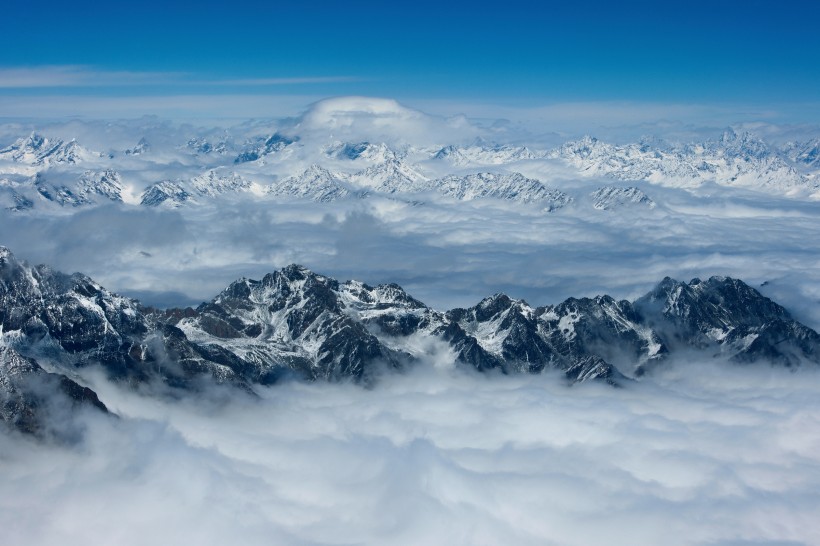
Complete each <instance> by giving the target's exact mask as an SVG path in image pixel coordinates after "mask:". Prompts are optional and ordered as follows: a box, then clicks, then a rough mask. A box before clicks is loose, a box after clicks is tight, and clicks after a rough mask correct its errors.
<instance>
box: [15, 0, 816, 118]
mask: <svg viewBox="0 0 820 546" xmlns="http://www.w3.org/2000/svg"><path fill="white" fill-rule="evenodd" d="M192 5H193V3H192ZM2 11H3V14H2V21H0V99H1V98H2V95H4V94H5V95H9V94H15V95H20V94H30V95H33V94H49V93H58V92H59V93H73V94H83V93H85V94H91V93H94V94H130V95H133V94H135V93H136V94H174V93H178V94H181V93H191V92H201V93H237V92H254V93H260V92H261V93H272V94H276V93H290V94H299V93H301V94H314V95H339V94H366V95H380V96H390V97H396V98H400V99H401V98H425V99H426V98H433V99H461V98H463V99H471V100H475V99H480V100H500V101H527V102H538V101H544V100H546V101H549V100H636V101H640V100H653V101H700V102H703V101H718V102H725V101H740V102H743V101H748V102H754V103H758V104H760V103H768V102H771V103H773V104H775V103H778V104H779V103H793V102H807V103H812V102H814V103H817V102H818V101H820V2H816V1H811V0H805V1H803V2H794V1H777V2H775V1H771V2H763V1H757V0H746V1H742V2H741V1H724V2H721V1H720V0H713V1H710V2H705V1H700V0H697V1H692V0H689V1H660V0H659V1H657V2H589V1H588V2H554V3H549V2H522V1H518V0H500V1H498V2H494V3H484V2H471V3H464V4H453V3H448V2H445V1H438V2H428V1H417V2H412V3H400V2H373V1H357V0H350V1H336V2H318V1H301V2H299V1H290V2H243V1H233V2H230V1H224V0H223V1H219V2H214V1H211V0H205V1H200V2H198V3H197V5H196V7H191V5H184V6H177V5H174V3H173V2H157V1H153V0H146V1H135V2H120V3H114V2H107V3H101V2H87V1H83V0H79V1H67V2H66V1H60V2H54V1H48V0H46V1H38V2H29V1H20V0H12V1H10V2H7V3H6V4H5V5H4V7H3V9H2ZM67 66H70V67H73V68H66V67H67ZM61 67H62V68H61ZM77 67H81V68H77ZM53 72H56V73H57V76H60V75H62V76H65V75H66V74H68V75H69V76H70V78H73V79H71V80H70V83H66V84H63V83H61V82H62V81H64V80H61V79H60V78H59V77H56V78H55V77H52V76H51V74H52V73H53ZM111 72H128V73H129V74H120V75H117V74H110V73H111ZM132 73H136V74H132ZM145 73H147V74H145ZM157 73H160V74H157ZM32 78H34V79H32ZM281 78H297V79H298V78H319V80H318V81H312V80H311V81H307V82H303V83H282V82H269V83H265V82H264V81H259V80H266V79H281ZM325 78H330V79H329V80H327V79H325ZM236 80H240V81H236ZM244 80H256V81H244Z"/></svg>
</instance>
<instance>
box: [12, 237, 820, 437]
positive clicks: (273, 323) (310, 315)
mask: <svg viewBox="0 0 820 546" xmlns="http://www.w3.org/2000/svg"><path fill="white" fill-rule="evenodd" d="M420 340H424V341H426V342H425V343H419V341H420ZM0 347H3V348H4V349H3V350H4V351H6V352H5V353H4V355H6V356H4V358H5V359H6V360H9V359H11V358H12V356H13V358H15V359H17V358H22V359H24V360H25V359H28V360H25V361H26V362H31V365H30V366H29V367H28V368H26V367H25V366H22V367H21V366H15V367H14V369H16V370H18V371H19V373H21V374H28V375H34V374H36V373H40V372H33V371H26V370H29V368H30V369H31V370H34V369H36V368H39V365H38V364H37V362H36V360H37V359H42V358H47V359H48V361H49V362H56V363H58V366H59V367H61V368H62V369H64V370H65V371H71V370H76V369H78V368H83V367H85V366H89V365H94V366H100V367H101V368H102V369H104V370H105V372H106V374H107V375H108V377H109V378H111V379H114V380H118V381H123V382H126V383H128V384H131V385H135V386H136V385H140V384H148V383H150V384H160V385H164V386H165V387H168V388H171V389H183V390H198V389H200V388H202V387H204V386H206V385H209V384H227V385H234V386H237V387H240V388H243V389H245V390H248V391H252V386H253V385H254V384H262V385H265V384H271V383H274V382H276V381H277V380H279V379H280V378H282V377H284V376H295V377H300V378H304V379H308V380H328V381H339V380H348V379H350V380H353V381H357V382H362V383H365V384H371V383H372V382H374V381H375V380H376V377H377V375H378V374H379V373H381V372H382V371H383V370H391V369H392V370H400V369H403V368H406V367H408V366H412V365H414V364H416V363H418V362H420V361H422V360H424V359H425V358H428V357H431V356H434V355H440V354H447V355H450V358H451V359H452V360H453V361H454V363H455V364H456V365H459V366H465V367H468V368H474V369H476V370H478V371H481V372H485V371H490V370H497V371H499V372H501V373H507V374H509V373H540V372H542V371H544V370H548V369H553V370H559V371H560V372H562V373H563V374H564V375H565V376H566V378H567V380H568V381H570V382H579V381H587V380H591V379H595V380H601V381H606V382H608V383H611V384H614V385H619V384H623V383H624V381H628V379H627V378H629V377H637V376H640V375H642V374H643V373H645V372H646V371H647V370H649V369H651V368H652V367H654V366H659V365H662V364H663V362H664V361H665V360H667V359H668V358H669V357H670V355H672V354H673V353H675V352H677V351H682V350H698V351H701V352H702V353H703V354H704V355H707V356H709V357H711V356H721V357H723V358H728V359H730V360H733V361H736V362H752V361H755V360H766V361H769V362H773V363H776V364H778V365H782V366H787V367H793V366H798V365H801V364H803V363H815V364H816V363H820V335H818V334H817V332H815V331H814V330H812V329H810V328H808V327H806V326H804V325H802V324H800V323H799V322H797V321H795V320H793V319H792V318H791V316H790V315H789V313H788V312H787V311H786V310H785V309H784V308H783V307H781V306H780V305H778V304H776V303H775V302H773V301H771V300H770V299H768V298H766V297H764V296H763V295H761V294H760V293H759V292H757V291H756V290H755V289H753V288H751V287H749V286H748V285H746V284H745V283H743V282H742V281H739V280H737V279H732V278H728V277H711V278H710V279H707V280H700V279H693V280H692V281H690V282H689V283H684V282H679V281H676V280H674V279H671V278H668V277H667V278H665V279H663V280H662V281H661V282H660V283H659V284H658V285H657V286H656V287H655V288H654V289H653V290H652V291H651V292H650V293H648V294H647V295H645V296H643V297H642V298H639V299H638V300H636V301H635V302H629V301H626V300H621V301H616V300H614V299H613V298H611V297H610V296H606V295H604V296H596V297H595V298H580V299H578V298H569V299H567V300H566V301H564V302H561V303H559V304H558V305H554V306H552V305H549V306H543V307H531V306H530V305H528V304H527V303H526V302H525V301H523V300H516V299H512V298H510V297H508V296H506V295H504V294H496V295H493V296H490V297H487V298H485V299H483V300H482V301H481V302H479V303H478V304H476V305H475V306H473V307H470V308H467V309H462V308H457V309H452V310H449V311H446V312H441V311H437V310H434V309H431V308H429V307H427V306H426V305H425V304H424V303H422V302H420V301H419V300H417V299H415V298H413V297H412V296H410V295H409V294H407V293H406V292H405V291H404V290H403V289H402V288H401V287H400V286H398V285H396V284H383V285H378V286H369V285H367V284H364V283H362V282H358V281H346V282H339V281H337V280H335V279H332V278H330V277H326V276H324V275H320V274H317V273H314V272H312V271H310V270H309V269H307V268H305V267H302V266H299V265H290V266H287V267H285V268H283V269H281V270H279V271H275V272H273V273H270V274H268V275H265V276H264V277H263V278H262V279H261V280H251V279H246V278H242V279H239V280H237V281H234V282H233V283H231V284H230V285H229V286H228V287H227V288H226V289H225V290H223V291H222V292H221V293H220V294H218V295H217V296H216V297H215V298H214V299H213V300H211V301H210V302H206V303H203V304H201V305H200V306H199V307H197V308H196V309H193V308H186V309H169V310H164V311H162V310H158V309H154V308H150V307H146V306H143V305H141V304H140V303H139V302H138V301H136V300H133V299H130V298H125V297H122V296H118V295H116V294H113V293H111V292H109V291H108V290H106V289H105V288H104V287H102V286H100V285H99V284H97V283H95V282H94V281H93V280H92V279H90V278H88V277H86V276H84V275H82V274H79V273H75V274H73V275H66V274H63V273H60V272H57V271H54V270H52V269H51V268H49V267H48V266H42V265H40V266H30V265H28V264H26V263H25V262H20V261H18V260H17V259H16V258H15V257H14V255H13V254H12V253H11V251H9V250H8V249H7V248H5V247H0ZM420 347H424V348H423V349H422V348H420ZM9 355H11V356H9ZM32 359H33V360H32ZM15 362H16V360H15ZM6 368H8V366H6ZM6 368H3V370H4V371H3V375H4V377H9V373H8V370H6ZM24 368H25V369H24ZM20 370H22V371H20ZM18 375H19V374H18ZM7 382H8V381H7ZM78 388H79V385H78ZM7 391H8V389H6V391H3V393H0V395H2V397H3V404H5V406H4V407H7V408H8V407H12V406H14V405H13V404H11V403H10V402H9V400H11V398H10V396H11V395H10V394H8V392H7ZM18 391H19V388H18ZM18 391H15V392H18ZM92 401H93V400H92ZM10 404H11V405H10ZM14 407H17V406H14ZM7 413H8V414H9V415H11V414H12V413H14V411H12V410H9V411H7V412H6V413H3V420H5V421H14V420H15V419H17V417H14V416H11V417H9V416H7V415H6V414H7ZM19 413H20V412H19V411H18V412H17V414H19ZM14 422H17V421H14Z"/></svg>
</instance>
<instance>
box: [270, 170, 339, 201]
mask: <svg viewBox="0 0 820 546" xmlns="http://www.w3.org/2000/svg"><path fill="white" fill-rule="evenodd" d="M265 193H267V194H269V195H275V196H279V197H282V196H284V197H295V198H299V199H309V200H311V201H317V202H320V203H328V202H330V201H336V200H338V199H342V198H345V197H347V196H349V195H351V193H352V192H351V191H350V190H349V189H348V188H347V187H346V186H345V184H344V183H343V182H342V181H341V180H340V178H339V177H338V176H337V175H335V174H333V173H331V172H330V171H328V170H327V169H324V168H322V167H320V166H319V165H311V166H310V167H308V168H307V169H305V170H304V171H303V172H301V173H299V174H297V175H295V176H290V177H288V178H286V179H284V180H282V181H279V182H274V183H273V184H271V185H269V186H268V187H267V188H265Z"/></svg>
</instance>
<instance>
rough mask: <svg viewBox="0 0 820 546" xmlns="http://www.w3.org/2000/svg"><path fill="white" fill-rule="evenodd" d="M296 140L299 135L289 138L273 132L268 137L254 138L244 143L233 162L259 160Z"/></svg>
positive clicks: (279, 150)
mask: <svg viewBox="0 0 820 546" xmlns="http://www.w3.org/2000/svg"><path fill="white" fill-rule="evenodd" d="M298 140H299V137H295V138H290V137H286V136H284V135H280V134H279V133H274V134H272V135H271V136H269V137H259V138H256V139H254V140H252V141H251V142H249V143H248V144H246V146H245V148H244V149H243V150H242V152H241V153H240V154H239V155H238V156H236V159H234V163H246V162H250V161H259V160H261V159H263V158H264V157H265V156H268V155H271V154H275V153H277V152H281V151H282V150H284V149H285V148H287V147H288V146H290V145H291V144H294V143H295V142H297V141H298Z"/></svg>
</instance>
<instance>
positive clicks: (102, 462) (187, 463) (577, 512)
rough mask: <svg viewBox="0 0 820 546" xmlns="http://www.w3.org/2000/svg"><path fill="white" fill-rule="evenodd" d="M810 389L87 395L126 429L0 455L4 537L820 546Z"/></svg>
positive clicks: (499, 386) (698, 377) (313, 388)
mask: <svg viewBox="0 0 820 546" xmlns="http://www.w3.org/2000/svg"><path fill="white" fill-rule="evenodd" d="M818 380H820V376H818V372H817V371H816V370H808V369H805V370H801V371H800V372H798V373H791V372H788V371H785V370H780V369H769V368H766V367H765V366H762V367H754V368H743V369H739V368H737V367H734V366H729V365H726V364H718V363H715V362H711V363H696V362H688V363H679V364H678V365H676V366H673V367H672V368H671V369H667V370H666V371H665V372H663V373H660V374H658V375H655V376H653V377H650V378H648V379H645V380H644V381H643V382H641V383H637V384H634V385H630V386H628V387H627V388H624V389H612V388H610V387H607V386H605V385H581V386H575V387H572V388H569V387H566V386H565V384H564V383H562V382H561V381H560V380H559V378H558V377H556V376H553V375H550V374H546V375H541V376H523V377H504V376H483V375H479V374H475V373H469V372H464V371H459V370H454V369H447V368H444V369H443V368H440V367H434V366H429V365H421V366H420V367H418V368H416V369H415V370H414V371H412V372H410V373H407V374H405V375H396V376H385V377H383V378H382V380H381V381H380V383H379V384H378V385H377V386H376V387H375V388H373V389H368V390H365V389H361V388H359V387H356V386H353V385H346V384H337V385H326V384H320V383H315V384H304V383H296V382H294V383H284V384H280V385H277V386H274V387H271V388H269V389H266V390H263V391H262V392H261V394H262V398H261V400H256V401H251V400H247V399H244V398H237V399H235V400H233V401H229V402H227V404H214V403H212V402H208V401H201V400H199V401H198V400H194V399H183V400H181V401H177V402H171V401H157V400H155V399H150V400H149V399H144V398H141V397H140V396H138V395H135V394H133V393H130V392H123V391H120V390H119V389H118V388H117V387H114V386H112V385H110V384H98V385H97V388H98V390H99V391H100V393H101V395H102V399H103V401H104V402H105V403H106V404H107V405H108V406H109V408H111V409H113V410H115V411H117V412H119V414H120V415H121V416H122V417H123V418H122V419H119V420H113V421H112V420H88V421H87V424H86V426H87V427H88V428H87V433H86V442H85V443H84V444H82V445H81V446H78V447H76V448H74V449H68V450H65V449H62V450H60V449H55V448H49V447H44V446H41V445H31V444H28V443H25V442H20V441H17V440H15V441H14V442H7V441H4V442H0V460H2V461H3V462H2V465H3V471H4V480H3V481H2V482H0V507H2V510H0V524H2V525H3V528H4V529H6V535H5V540H6V542H7V543H8V544H29V543H37V544H44V545H48V544H58V543H59V544H61V545H71V544H81V543H88V542H106V543H117V544H123V545H132V544H153V543H157V542H178V541H183V542H185V541H190V540H195V541H196V542H198V543H201V544H224V543H225V541H226V540H228V541H231V542H232V543H242V544H251V545H252V544H270V543H271V542H276V543H287V544H384V543H390V544H421V543H423V544H562V545H568V546H573V545H579V546H580V545H583V546H594V545H596V544H607V545H614V546H618V545H621V544H623V545H629V546H640V545H652V546H654V545H657V544H669V545H672V546H678V545H681V546H682V545H695V544H703V545H706V544H709V545H713V544H764V543H765V544H812V543H814V540H815V538H816V537H817V536H818V533H820V527H818V523H817V520H816V517H815V516H816V513H817V510H818V509H820V493H818V491H820V456H818V453H820V449H818V448H820V434H818V431H820V417H818V416H820V403H818V400H820V396H818V395H820V381H818ZM4 440H7V438H4ZM44 499H48V502H45V500H44ZM146 521H150V522H151V525H145V522H146ZM137 531H138V532H137Z"/></svg>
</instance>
